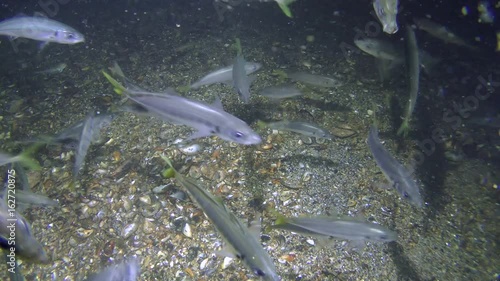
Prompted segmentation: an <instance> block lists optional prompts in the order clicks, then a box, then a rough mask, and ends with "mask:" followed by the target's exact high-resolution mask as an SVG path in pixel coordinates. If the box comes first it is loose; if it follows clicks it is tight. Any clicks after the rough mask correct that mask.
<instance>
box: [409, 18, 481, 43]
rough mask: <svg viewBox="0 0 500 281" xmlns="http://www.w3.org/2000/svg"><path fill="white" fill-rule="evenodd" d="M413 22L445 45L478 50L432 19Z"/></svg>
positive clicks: (415, 19) (417, 19)
mask: <svg viewBox="0 0 500 281" xmlns="http://www.w3.org/2000/svg"><path fill="white" fill-rule="evenodd" d="M413 22H414V23H415V24H416V25H417V27H418V28H419V29H421V30H423V31H425V32H427V33H429V35H431V36H433V37H435V38H437V39H440V40H442V41H444V42H445V43H449V44H455V45H458V46H463V47H466V48H469V49H473V50H474V49H476V47H475V46H472V45H469V44H468V43H467V42H465V41H464V40H463V39H462V38H460V37H458V36H457V35H456V34H454V33H452V32H451V31H449V30H448V28H446V27H445V26H443V25H441V24H438V23H436V22H434V21H432V20H430V19H426V18H414V19H413Z"/></svg>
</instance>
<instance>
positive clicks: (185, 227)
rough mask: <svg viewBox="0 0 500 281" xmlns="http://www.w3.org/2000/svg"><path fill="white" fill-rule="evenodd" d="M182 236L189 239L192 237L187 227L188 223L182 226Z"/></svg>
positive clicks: (189, 227)
mask: <svg viewBox="0 0 500 281" xmlns="http://www.w3.org/2000/svg"><path fill="white" fill-rule="evenodd" d="M182 234H184V235H185V236H186V237H189V238H191V237H192V236H193V233H192V232H191V226H190V225H189V223H186V225H184V228H183V229H182Z"/></svg>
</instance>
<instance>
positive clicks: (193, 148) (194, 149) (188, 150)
mask: <svg viewBox="0 0 500 281" xmlns="http://www.w3.org/2000/svg"><path fill="white" fill-rule="evenodd" d="M179 150H180V151H181V153H183V154H185V155H195V154H197V153H198V152H200V151H201V146H200V145H198V144H192V145H188V146H184V147H180V148H179Z"/></svg>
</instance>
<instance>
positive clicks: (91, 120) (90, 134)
mask: <svg viewBox="0 0 500 281" xmlns="http://www.w3.org/2000/svg"><path fill="white" fill-rule="evenodd" d="M110 118H111V117H110V116H109V115H106V114H104V115H95V113H94V112H91V113H89V114H88V115H87V117H86V118H85V120H84V122H83V124H82V127H81V130H79V134H78V146H77V148H76V152H75V155H76V156H75V164H74V166H73V180H74V181H76V178H77V177H78V174H79V172H80V169H81V168H82V166H83V162H84V160H85V156H86V155H87V151H88V149H89V147H90V145H91V144H92V143H93V142H95V141H97V140H98V139H99V137H100V133H101V129H102V128H103V127H105V126H107V125H109V122H110V121H111V120H110ZM78 127H79V126H77V128H78Z"/></svg>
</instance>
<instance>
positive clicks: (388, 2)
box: [373, 0, 398, 34]
mask: <svg viewBox="0 0 500 281" xmlns="http://www.w3.org/2000/svg"><path fill="white" fill-rule="evenodd" d="M373 9H374V10H375V14H377V18H378V20H379V21H380V23H381V24H382V27H383V30H384V32H385V33H389V34H394V33H396V32H398V23H397V21H396V16H397V14H398V0H374V1H373Z"/></svg>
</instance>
